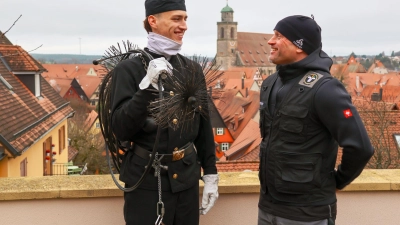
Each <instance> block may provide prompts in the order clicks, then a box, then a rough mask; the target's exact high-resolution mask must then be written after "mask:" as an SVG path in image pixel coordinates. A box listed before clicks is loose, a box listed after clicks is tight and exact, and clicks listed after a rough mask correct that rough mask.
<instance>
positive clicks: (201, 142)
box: [194, 65, 217, 175]
mask: <svg viewBox="0 0 400 225" xmlns="http://www.w3.org/2000/svg"><path fill="white" fill-rule="evenodd" d="M197 71H198V74H197V75H201V76H203V77H204V74H203V71H202V69H201V67H200V65H198V69H197ZM204 88H206V87H204ZM209 101H211V99H209ZM205 110H209V109H208V107H205ZM209 115H210V113H209V112H208V116H206V117H203V116H201V115H200V125H199V131H198V135H197V137H196V139H195V140H194V145H195V146H196V149H197V155H198V157H199V159H200V163H201V167H202V168H203V171H204V175H206V174H216V173H217V167H216V165H215V164H216V159H215V144H214V135H213V130H212V126H211V119H210V117H209Z"/></svg>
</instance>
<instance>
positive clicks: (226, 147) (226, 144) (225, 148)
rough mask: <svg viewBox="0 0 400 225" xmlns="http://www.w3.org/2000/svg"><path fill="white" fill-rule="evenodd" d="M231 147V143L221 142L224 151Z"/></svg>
mask: <svg viewBox="0 0 400 225" xmlns="http://www.w3.org/2000/svg"><path fill="white" fill-rule="evenodd" d="M228 149H229V143H222V144H221V150H222V151H223V152H225V151H226V150H228Z"/></svg>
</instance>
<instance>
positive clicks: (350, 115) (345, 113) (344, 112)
mask: <svg viewBox="0 0 400 225" xmlns="http://www.w3.org/2000/svg"><path fill="white" fill-rule="evenodd" d="M343 114H344V117H345V118H346V119H348V118H350V117H352V116H353V113H352V112H351V110H350V109H346V110H343Z"/></svg>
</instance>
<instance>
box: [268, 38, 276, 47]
mask: <svg viewBox="0 0 400 225" xmlns="http://www.w3.org/2000/svg"><path fill="white" fill-rule="evenodd" d="M267 43H268V44H269V45H274V44H275V43H276V42H275V39H274V37H272V38H270V39H269V40H268V42H267Z"/></svg>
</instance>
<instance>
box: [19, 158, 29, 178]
mask: <svg viewBox="0 0 400 225" xmlns="http://www.w3.org/2000/svg"><path fill="white" fill-rule="evenodd" d="M27 167H28V160H27V158H25V159H24V160H22V162H21V163H20V165H19V169H20V175H21V177H26V176H27V175H28V171H27V170H28V168H27Z"/></svg>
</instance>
